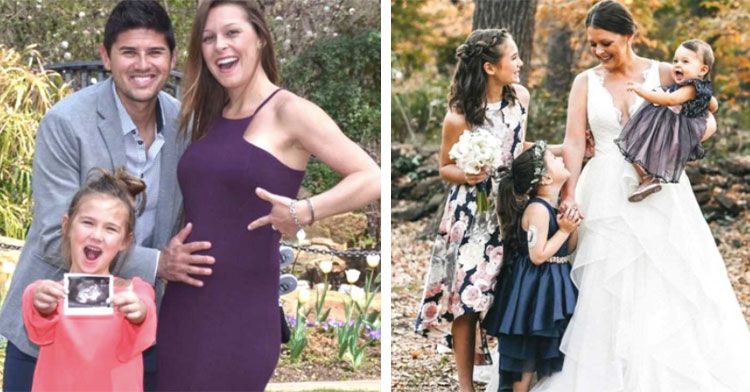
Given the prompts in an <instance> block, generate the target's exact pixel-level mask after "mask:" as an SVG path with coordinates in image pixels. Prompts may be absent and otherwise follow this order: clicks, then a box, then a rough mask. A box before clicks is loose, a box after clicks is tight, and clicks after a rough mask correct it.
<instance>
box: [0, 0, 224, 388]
mask: <svg viewBox="0 0 750 392" xmlns="http://www.w3.org/2000/svg"><path fill="white" fill-rule="evenodd" d="M174 48H175V38H174V32H173V29H172V25H171V22H170V20H169V16H168V15H167V13H166V11H165V10H164V9H163V8H162V7H161V6H160V5H159V4H158V3H157V2H155V1H152V0H136V1H123V2H121V3H119V4H118V5H117V6H116V7H115V8H114V9H113V11H112V13H111V14H110V16H109V19H108V21H107V24H106V27H105V31H104V44H103V45H102V46H101V48H100V54H101V57H102V61H103V62H104V66H105V68H107V69H108V70H110V71H111V73H112V77H111V78H109V79H107V80H105V81H102V82H100V83H98V84H96V85H94V86H91V87H89V88H86V89H83V90H81V91H78V92H76V93H75V94H73V95H71V96H69V97H66V98H65V99H63V100H61V101H60V102H58V103H57V104H56V105H55V106H54V107H53V108H51V109H50V110H49V112H48V113H47V114H46V115H45V116H44V118H43V119H42V121H41V123H40V124H39V129H38V132H37V137H36V155H35V157H34V166H33V170H32V196H33V211H32V213H33V219H32V224H31V228H30V230H29V233H28V236H27V240H26V246H24V249H23V251H22V252H21V257H20V260H19V263H18V267H17V269H16V271H15V274H14V276H13V281H12V282H11V286H10V290H9V292H8V295H7V298H6V300H5V304H4V305H3V308H2V311H0V334H2V335H3V336H5V337H6V338H7V339H8V346H7V349H6V359H5V372H4V382H3V390H5V391H15V390H30V389H31V384H32V378H33V371H34V366H35V363H36V357H37V355H38V353H39V348H38V347H37V346H36V345H34V344H33V343H31V342H30V341H29V340H28V337H27V335H26V330H25V328H24V325H23V318H22V314H21V298H22V294H23V291H24V289H25V288H26V286H28V285H29V284H30V283H32V282H34V281H36V280H38V279H52V280H61V279H62V276H63V273H64V272H66V269H67V268H66V267H65V266H64V261H63V259H62V256H61V252H60V240H61V223H62V217H63V215H64V214H65V213H66V211H67V209H68V206H69V204H70V201H71V199H72V197H73V195H74V194H75V192H76V191H77V190H78V188H79V187H80V186H81V185H83V184H84V183H85V182H86V180H87V177H88V176H89V175H90V174H91V173H92V169H93V168H96V167H103V168H106V169H108V170H112V171H113V170H114V169H115V168H117V167H119V166H124V167H125V168H126V169H127V171H128V172H130V173H131V174H133V175H136V176H138V177H140V178H141V179H142V180H143V181H145V183H146V193H147V195H146V196H147V198H146V200H147V204H146V206H145V209H144V211H143V213H142V214H141V215H140V216H139V217H138V219H137V221H136V227H135V241H134V246H133V249H132V250H131V252H130V255H129V257H128V259H127V260H124V261H123V262H121V263H118V266H117V267H116V270H115V274H116V275H118V276H121V277H124V278H130V277H134V276H139V277H141V278H142V279H144V280H145V281H146V282H150V283H151V284H153V285H155V286H156V288H157V297H158V294H159V293H161V289H162V288H163V285H162V284H160V281H159V279H157V278H161V279H164V280H171V281H182V282H185V283H188V284H192V285H194V286H201V282H200V281H199V280H197V279H195V277H191V276H190V275H189V274H192V275H208V274H210V273H211V270H210V268H207V267H206V264H211V263H213V262H214V260H213V258H211V257H209V256H201V255H193V254H192V253H193V252H196V251H199V250H204V249H208V248H210V246H211V245H210V243H207V242H193V243H184V241H185V239H186V238H187V236H188V235H189V233H190V229H191V227H190V225H188V226H186V227H185V228H184V229H183V230H181V231H180V232H179V233H178V234H177V235H175V233H176V232H177V231H178V229H179V227H178V225H179V221H178V218H179V215H180V209H181V208H182V197H181V194H180V190H179V187H178V184H177V162H178V160H179V158H180V156H181V155H182V152H183V151H184V149H185V147H186V145H187V143H188V140H189V138H187V137H185V138H183V137H179V136H178V135H177V126H178V121H177V119H178V117H179V111H180V105H179V102H178V101H177V100H175V99H174V98H172V97H170V96H169V95H168V94H166V93H164V92H161V89H162V88H163V87H164V85H165V84H166V82H167V79H168V77H169V71H170V70H171V69H172V68H173V67H174V66H175V63H176V56H175V55H174ZM173 235H175V236H174V237H172V236H173ZM170 237H172V238H171V239H170ZM153 356H154V353H153V350H150V352H147V353H145V354H144V362H145V363H144V368H145V377H144V379H145V380H146V383H145V387H146V390H150V389H152V386H151V385H150V378H151V377H152V376H153V372H154V371H155V359H152V357H153Z"/></svg>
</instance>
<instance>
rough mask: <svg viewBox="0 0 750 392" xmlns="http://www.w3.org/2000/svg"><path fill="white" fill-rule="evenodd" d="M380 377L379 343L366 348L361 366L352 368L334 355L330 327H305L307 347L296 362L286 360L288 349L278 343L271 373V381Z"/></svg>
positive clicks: (334, 350) (335, 351)
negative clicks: (279, 350)
mask: <svg viewBox="0 0 750 392" xmlns="http://www.w3.org/2000/svg"><path fill="white" fill-rule="evenodd" d="M374 379H380V345H379V344H375V345H373V346H369V347H368V348H367V353H366V354H365V358H364V359H363V363H362V366H360V368H359V369H357V371H356V372H355V371H354V369H352V367H351V366H350V365H349V363H348V362H346V361H343V360H340V359H338V345H337V343H336V335H334V334H333V332H332V331H328V332H319V331H313V330H312V329H310V330H308V334H307V347H305V349H304V351H303V352H302V355H301V356H300V358H299V359H298V361H297V362H295V363H291V362H290V360H289V349H288V348H287V347H286V345H283V346H281V358H279V364H278V366H277V367H276V371H275V372H274V374H273V377H271V382H272V383H279V382H294V381H296V382H304V381H345V380H374Z"/></svg>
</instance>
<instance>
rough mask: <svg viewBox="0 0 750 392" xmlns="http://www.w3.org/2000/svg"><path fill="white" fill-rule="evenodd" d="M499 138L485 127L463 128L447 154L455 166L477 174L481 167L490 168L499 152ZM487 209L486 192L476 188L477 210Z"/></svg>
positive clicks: (500, 146)
mask: <svg viewBox="0 0 750 392" xmlns="http://www.w3.org/2000/svg"><path fill="white" fill-rule="evenodd" d="M501 148H502V145H501V142H500V140H499V139H498V138H497V137H495V136H494V135H493V134H491V133H490V132H489V131H487V130H485V129H477V130H474V131H470V130H465V131H464V133H462V134H461V137H460V138H459V139H458V142H456V144H454V145H453V147H452V148H451V150H450V152H449V153H448V156H449V157H450V158H451V159H455V160H456V166H458V167H459V168H460V169H461V170H463V171H464V172H466V173H468V174H478V173H479V172H480V171H482V168H485V167H486V168H489V169H492V168H493V166H494V162H495V160H496V159H497V158H498V155H499V154H500V151H501ZM488 209H489V202H488V200H487V193H486V191H485V190H484V189H482V188H480V189H478V190H477V212H483V211H486V210H488Z"/></svg>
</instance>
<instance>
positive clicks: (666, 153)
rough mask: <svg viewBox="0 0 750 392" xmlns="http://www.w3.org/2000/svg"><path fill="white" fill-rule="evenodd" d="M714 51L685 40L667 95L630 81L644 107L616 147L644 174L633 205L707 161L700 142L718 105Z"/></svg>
mask: <svg viewBox="0 0 750 392" xmlns="http://www.w3.org/2000/svg"><path fill="white" fill-rule="evenodd" d="M713 65H714V52H713V50H712V49H711V46H710V45H709V44H707V43H705V42H703V41H701V40H697V39H693V40H689V41H685V42H683V43H682V44H680V46H679V47H678V48H677V50H676V51H675V53H674V60H673V65H672V77H673V78H674V80H675V83H674V84H673V85H671V86H669V87H667V89H666V91H650V90H648V89H646V88H644V87H643V86H641V85H640V84H637V83H633V82H628V88H627V89H628V91H633V92H634V93H636V94H638V95H640V96H641V97H642V98H643V99H644V100H645V101H646V102H644V103H643V104H642V105H641V107H640V108H639V109H638V111H636V112H635V114H633V117H631V118H630V120H629V121H628V122H627V124H625V126H624V127H623V128H622V133H621V134H620V137H619V138H617V139H616V140H615V143H616V144H617V146H618V147H619V148H620V151H621V152H622V154H623V155H624V156H625V159H627V160H628V162H631V163H632V164H633V167H635V170H636V171H637V172H638V174H639V175H640V177H641V179H640V184H639V185H638V189H636V190H635V192H633V194H632V195H630V197H629V198H628V200H630V201H632V202H638V201H641V200H643V199H645V198H646V197H647V196H648V195H650V194H652V193H654V192H658V191H660V190H661V183H662V182H668V183H678V182H679V181H680V176H681V175H682V173H683V171H684V170H685V165H686V164H687V162H688V161H693V160H696V159H700V158H703V155H704V151H703V147H702V146H701V142H702V141H704V140H706V139H707V138H708V137H709V136H711V134H712V133H713V131H712V132H706V118H707V116H708V112H709V111H711V112H714V111H716V108H717V107H718V103H717V101H716V99H715V98H713V97H712V96H711V95H712V89H711V69H712V68H713Z"/></svg>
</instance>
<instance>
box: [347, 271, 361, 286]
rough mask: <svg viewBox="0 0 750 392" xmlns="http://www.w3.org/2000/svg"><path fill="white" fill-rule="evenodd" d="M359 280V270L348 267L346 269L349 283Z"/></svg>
mask: <svg viewBox="0 0 750 392" xmlns="http://www.w3.org/2000/svg"><path fill="white" fill-rule="evenodd" d="M358 280H359V270H355V269H348V270H346V281H347V282H349V284H354V283H356V282H357V281H358Z"/></svg>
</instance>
